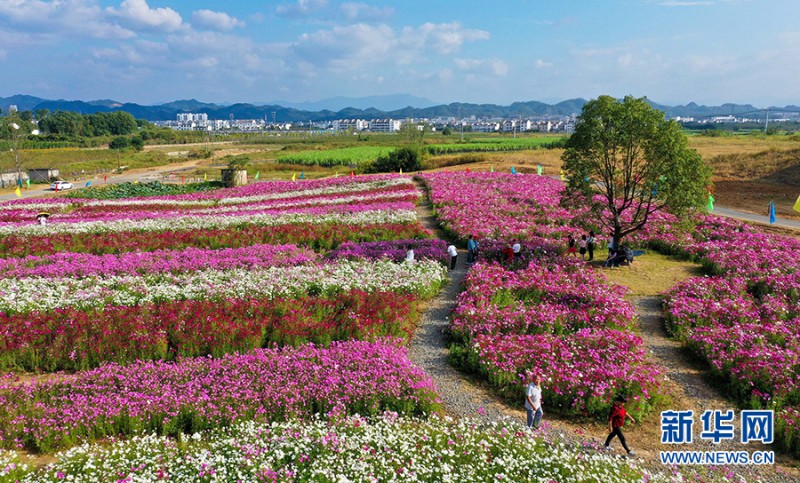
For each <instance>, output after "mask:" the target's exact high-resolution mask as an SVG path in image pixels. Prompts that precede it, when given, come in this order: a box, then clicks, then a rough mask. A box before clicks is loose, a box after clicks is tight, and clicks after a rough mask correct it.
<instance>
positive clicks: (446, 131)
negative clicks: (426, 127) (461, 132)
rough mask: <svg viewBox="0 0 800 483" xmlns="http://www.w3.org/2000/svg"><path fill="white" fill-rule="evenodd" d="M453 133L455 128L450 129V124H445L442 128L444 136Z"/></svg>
mask: <svg viewBox="0 0 800 483" xmlns="http://www.w3.org/2000/svg"><path fill="white" fill-rule="evenodd" d="M451 134H453V130H452V129H450V126H445V128H444V129H442V136H450V135H451Z"/></svg>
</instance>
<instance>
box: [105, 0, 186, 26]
mask: <svg viewBox="0 0 800 483" xmlns="http://www.w3.org/2000/svg"><path fill="white" fill-rule="evenodd" d="M107 12H108V13H109V14H111V15H113V16H116V17H119V18H121V19H122V20H123V21H126V22H129V23H131V24H133V25H136V26H141V27H146V28H149V29H153V30H159V31H165V32H174V31H176V30H179V29H180V28H182V27H183V18H182V17H181V15H180V14H179V13H178V12H176V11H175V10H173V9H171V8H168V7H159V8H150V6H149V5H148V4H147V0H124V1H123V2H122V4H121V5H120V8H119V9H115V8H111V7H109V8H108V9H107Z"/></svg>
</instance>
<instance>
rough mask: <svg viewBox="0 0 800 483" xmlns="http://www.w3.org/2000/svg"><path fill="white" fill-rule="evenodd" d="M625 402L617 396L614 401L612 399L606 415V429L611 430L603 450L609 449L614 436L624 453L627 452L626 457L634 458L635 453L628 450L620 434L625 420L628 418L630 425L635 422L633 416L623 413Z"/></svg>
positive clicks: (623, 398)
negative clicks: (611, 404) (609, 409)
mask: <svg viewBox="0 0 800 483" xmlns="http://www.w3.org/2000/svg"><path fill="white" fill-rule="evenodd" d="M626 401H627V399H625V397H624V396H618V397H617V398H616V399H614V405H613V406H611V412H610V413H609V414H608V427H609V429H610V430H611V433H610V434H609V435H608V438H606V444H605V449H607V450H610V449H611V440H612V439H614V436H616V437H618V438H619V442H620V443H622V447H623V448H625V451H627V453H628V456H636V453H634V452H633V451H631V449H630V448H628V445H627V443H626V442H625V435H624V434H622V427H623V426H625V418H630V420H631V422H632V423H635V422H636V420H635V419H633V416H631V415H630V414H628V412H627V411H625V402H626Z"/></svg>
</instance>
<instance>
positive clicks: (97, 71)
mask: <svg viewBox="0 0 800 483" xmlns="http://www.w3.org/2000/svg"><path fill="white" fill-rule="evenodd" d="M0 70H1V71H2V73H1V74H0V96H3V97H7V96H10V95H13V94H29V95H34V96H39V97H44V98H63V99H82V100H91V99H109V98H110V99H115V100H118V101H121V102H137V103H140V104H153V103H161V102H168V101H171V100H175V99H189V98H196V99H198V100H201V101H205V102H219V103H232V102H255V103H261V102H267V101H273V100H285V101H292V102H304V101H317V100H320V99H325V98H330V97H336V96H346V97H365V96H373V95H388V94H401V93H404V94H411V95H414V96H419V97H425V98H428V99H430V100H431V101H434V102H436V103H450V102H457V101H458V102H474V103H493V104H503V105H507V104H510V103H512V102H515V101H529V100H541V101H545V102H556V101H560V100H565V99H571V98H575V97H583V98H587V99H589V98H594V97H597V96H598V95H602V94H610V95H613V96H620V97H621V96H624V95H628V94H631V95H635V96H647V97H649V98H650V99H652V100H654V101H656V102H659V103H664V104H673V105H674V104H686V103H688V102H697V103H698V104H708V105H711V104H720V103H723V102H736V103H751V104H754V105H755V106H757V107H766V106H769V105H779V106H783V105H786V104H800V1H798V0H686V1H683V0H608V1H600V0H569V1H564V0H530V1H513V0H508V1H498V2H493V1H486V0H482V1H473V0H462V1H453V2H450V1H437V0H398V1H383V2H373V1H369V2H366V1H364V2H360V1H346V2H340V1H333V0H285V1H281V0H278V1H274V2H273V1H251V0H236V1H231V2H220V1H183V2H178V1H174V0H172V1H159V0H124V1H119V0H117V1H106V0H53V1H45V0H0Z"/></svg>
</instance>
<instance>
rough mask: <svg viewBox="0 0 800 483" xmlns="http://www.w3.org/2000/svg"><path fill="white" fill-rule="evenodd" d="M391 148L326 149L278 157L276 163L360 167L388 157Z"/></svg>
mask: <svg viewBox="0 0 800 483" xmlns="http://www.w3.org/2000/svg"><path fill="white" fill-rule="evenodd" d="M389 152H391V148H389V147H382V146H359V147H352V148H339V149H326V150H323V151H301V152H297V153H291V154H284V155H281V156H278V157H277V158H276V160H275V161H277V162H278V163H284V164H298V165H303V166H315V165H316V166H325V167H332V166H349V167H358V166H362V165H365V164H368V163H371V162H372V161H374V160H375V159H377V158H379V157H381V156H386V155H388V154H389Z"/></svg>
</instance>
